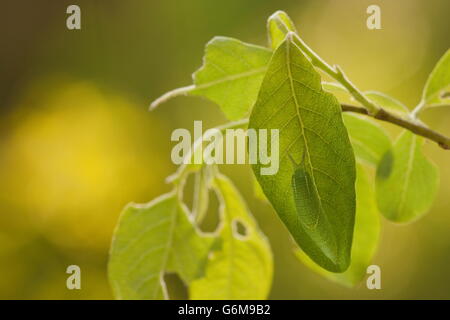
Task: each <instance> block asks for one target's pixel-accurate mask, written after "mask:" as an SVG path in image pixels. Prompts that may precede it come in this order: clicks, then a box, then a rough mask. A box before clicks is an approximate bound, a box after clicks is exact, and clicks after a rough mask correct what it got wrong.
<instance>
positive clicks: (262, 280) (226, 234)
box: [190, 175, 273, 299]
mask: <svg viewBox="0 0 450 320" xmlns="http://www.w3.org/2000/svg"><path fill="white" fill-rule="evenodd" d="M214 187H215V189H216V191H217V194H218V197H219V198H220V199H221V203H222V206H221V209H220V215H221V218H222V219H221V221H222V222H221V223H222V225H221V230H220V235H221V238H222V248H221V250H220V251H215V252H214V253H213V254H212V255H211V257H210V259H209V261H208V264H207V266H206V275H205V277H204V278H201V279H198V280H195V281H193V282H192V283H191V286H190V297H191V298H192V299H265V298H267V295H268V293H269V291H270V287H271V283H272V273H273V261H272V259H273V258H272V252H271V250H270V246H269V243H268V241H267V239H266V237H265V236H264V235H263V234H262V232H261V231H260V230H259V228H258V226H257V224H256V221H255V220H254V219H253V217H252V216H251V214H250V213H249V212H248V211H247V208H246V206H245V203H244V201H243V200H242V198H241V196H240V194H239V193H238V192H237V190H236V189H235V187H234V186H233V184H232V183H231V181H230V180H229V179H228V178H226V177H224V176H220V175H219V176H218V177H217V178H216V179H215V182H214ZM239 225H240V227H242V228H244V229H243V230H245V232H242V230H240V228H238V226H239Z"/></svg>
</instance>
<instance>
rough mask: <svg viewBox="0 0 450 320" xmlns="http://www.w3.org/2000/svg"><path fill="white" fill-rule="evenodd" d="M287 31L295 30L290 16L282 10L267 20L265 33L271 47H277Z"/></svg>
mask: <svg viewBox="0 0 450 320" xmlns="http://www.w3.org/2000/svg"><path fill="white" fill-rule="evenodd" d="M288 31H292V32H297V30H296V29H295V25H294V23H293V22H292V20H291V18H289V16H288V15H287V14H286V12H284V11H277V12H275V13H274V14H272V15H271V16H270V17H269V19H268V20H267V33H268V37H269V44H270V47H271V48H272V49H276V48H278V46H279V45H280V43H282V42H283V40H284V38H286V34H287V32H288Z"/></svg>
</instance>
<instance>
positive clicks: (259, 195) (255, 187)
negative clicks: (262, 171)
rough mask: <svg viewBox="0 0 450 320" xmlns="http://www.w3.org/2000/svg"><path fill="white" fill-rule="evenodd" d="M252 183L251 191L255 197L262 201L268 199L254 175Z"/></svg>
mask: <svg viewBox="0 0 450 320" xmlns="http://www.w3.org/2000/svg"><path fill="white" fill-rule="evenodd" d="M252 183H253V193H254V195H255V197H256V198H257V199H259V200H262V201H268V200H267V198H266V196H265V195H264V191H263V190H262V188H261V186H260V184H259V182H258V180H256V178H255V176H254V175H252Z"/></svg>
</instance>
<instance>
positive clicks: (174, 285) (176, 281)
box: [164, 273, 189, 300]
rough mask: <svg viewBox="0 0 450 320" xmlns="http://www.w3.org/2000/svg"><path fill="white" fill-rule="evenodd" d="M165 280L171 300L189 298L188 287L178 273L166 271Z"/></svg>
mask: <svg viewBox="0 0 450 320" xmlns="http://www.w3.org/2000/svg"><path fill="white" fill-rule="evenodd" d="M164 282H165V284H166V288H167V293H168V295H169V298H170V299H171V300H186V299H188V298H189V295H188V289H187V287H186V285H185V284H184V282H183V280H181V278H180V276H179V275H178V274H176V273H164Z"/></svg>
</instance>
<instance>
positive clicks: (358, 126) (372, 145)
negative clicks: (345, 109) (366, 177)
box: [343, 113, 391, 167]
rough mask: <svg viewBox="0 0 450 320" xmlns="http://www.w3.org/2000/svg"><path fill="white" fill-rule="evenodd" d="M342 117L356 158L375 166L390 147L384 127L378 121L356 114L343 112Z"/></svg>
mask: <svg viewBox="0 0 450 320" xmlns="http://www.w3.org/2000/svg"><path fill="white" fill-rule="evenodd" d="M343 119H344V124H345V126H346V127H347V131H348V134H349V136H350V142H351V143H352V146H353V151H354V152H355V156H356V158H357V159H358V160H360V161H362V162H364V163H365V164H369V165H371V166H373V167H377V166H378V163H379V162H380V160H381V158H382V157H383V155H384V154H385V153H386V151H388V150H389V149H390V148H391V140H390V138H389V136H388V135H387V133H386V131H385V130H384V128H383V127H382V126H381V125H379V124H378V122H376V121H374V120H372V119H370V118H368V117H364V116H360V115H356V114H350V113H345V114H343Z"/></svg>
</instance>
